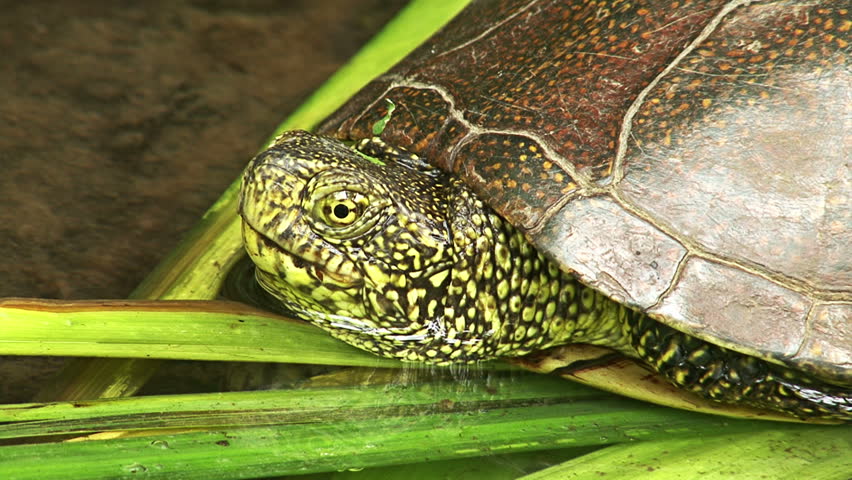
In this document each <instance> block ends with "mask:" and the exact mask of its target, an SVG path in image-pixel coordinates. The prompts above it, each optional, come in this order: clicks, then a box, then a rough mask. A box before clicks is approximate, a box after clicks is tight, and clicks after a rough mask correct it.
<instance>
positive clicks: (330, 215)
mask: <svg viewBox="0 0 852 480" xmlns="http://www.w3.org/2000/svg"><path fill="white" fill-rule="evenodd" d="M370 142H372V143H371V144H370V148H372V151H373V154H374V155H375V157H376V158H378V159H379V160H380V161H376V159H375V158H373V159H370V158H369V157H368V156H367V155H365V154H364V153H363V152H364V150H365V149H364V148H359V149H358V150H356V149H354V148H352V147H349V146H347V145H345V144H343V143H341V142H338V141H336V140H333V139H330V138H324V137H319V136H315V135H312V134H310V133H307V132H301V131H298V132H287V133H285V134H283V135H282V136H280V137H279V138H277V139H276V141H275V142H274V144H273V145H272V146H271V147H270V148H269V149H267V150H265V151H264V152H262V153H260V154H259V155H258V156H257V157H255V158H254V159H253V160H252V161H251V163H250V164H249V166H248V167H247V169H246V171H245V174H244V177H243V182H242V191H241V199H240V215H241V216H242V228H243V239H244V243H245V247H246V250H247V251H248V253H249V255H250V257H251V259H252V261H253V262H254V264H255V266H256V277H257V280H258V282H259V283H260V284H261V285H262V286H263V287H264V289H266V290H267V291H269V292H270V293H271V294H272V295H274V296H275V297H277V298H278V299H279V300H280V301H281V302H282V303H283V304H284V306H285V307H286V308H287V309H288V310H290V311H291V312H292V313H294V314H295V315H296V316H298V317H300V318H303V319H305V320H308V321H310V322H312V323H314V324H317V325H318V326H320V327H322V328H324V329H326V330H328V331H329V332H331V333H332V334H333V335H335V336H337V337H339V338H342V339H343V340H345V341H347V342H349V343H352V344H354V345H356V346H358V347H361V348H364V349H367V350H370V351H373V352H375V353H379V354H382V355H385V356H393V357H402V358H409V359H421V358H420V357H422V353H420V352H419V350H420V346H421V345H422V344H423V343H424V339H426V338H428V337H429V336H430V328H433V326H432V324H431V322H430V321H429V320H430V319H432V318H438V317H439V316H440V315H441V311H440V310H441V308H440V299H439V298H437V297H438V296H439V295H440V293H439V292H442V291H446V282H447V280H448V276H449V275H448V272H449V270H450V268H451V267H452V265H453V260H452V257H453V252H452V242H451V239H450V235H449V231H448V228H447V222H446V220H445V218H444V214H445V210H446V208H445V205H443V200H441V198H440V195H439V193H440V192H441V190H442V184H441V182H442V179H443V178H444V176H443V175H442V174H440V173H438V172H437V171H435V170H432V169H431V168H428V167H426V166H425V164H423V163H422V162H419V160H418V159H417V157H416V156H414V155H413V154H409V153H407V152H402V151H399V150H395V149H392V148H390V147H388V146H386V145H384V144H383V143H381V142H380V141H378V140H376V139H373V140H370ZM363 145H365V144H363ZM363 145H362V146H363ZM368 150H369V148H368ZM414 357H416V358H414Z"/></svg>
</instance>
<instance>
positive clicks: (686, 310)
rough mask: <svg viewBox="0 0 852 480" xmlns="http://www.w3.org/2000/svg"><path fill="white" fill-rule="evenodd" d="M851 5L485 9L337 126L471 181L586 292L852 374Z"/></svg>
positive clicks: (714, 338) (851, 377)
mask: <svg viewBox="0 0 852 480" xmlns="http://www.w3.org/2000/svg"><path fill="white" fill-rule="evenodd" d="M844 3H845V2H836V1H832V0H824V1H818V0H814V1H809V2H800V1H765V2H757V1H755V2H751V1H717V0H701V1H697V0H696V1H688V0H686V1H684V0H679V1H634V2H595V1H579V0H572V1H565V0H557V1H524V2H521V1H499V2H498V1H493V0H489V1H480V2H474V3H472V4H471V5H470V6H469V7H468V8H467V9H466V10H464V11H463V12H462V13H461V14H460V15H459V16H458V17H457V18H455V19H454V20H453V21H452V22H450V23H449V24H448V25H447V26H445V27H444V29H443V30H442V31H440V32H439V33H438V34H437V35H435V36H434V37H433V38H432V39H431V40H429V41H428V42H427V43H426V44H424V45H423V46H421V47H420V48H418V49H417V50H416V51H414V52H413V53H411V54H410V55H409V56H408V57H407V58H405V59H404V60H403V61H401V62H400V63H399V64H398V65H397V66H395V67H394V68H393V69H391V70H390V71H389V72H387V73H386V74H385V75H383V76H381V77H379V78H378V79H376V80H375V81H373V82H372V83H370V84H369V85H368V86H366V87H365V88H364V89H363V90H362V91H361V92H360V93H359V94H358V95H357V96H355V97H354V98H353V99H352V100H351V101H349V102H348V103H347V104H346V105H344V106H343V107H342V108H341V109H340V110H338V112H336V113H335V114H334V115H332V116H331V117H330V118H329V119H328V120H327V121H326V122H325V123H324V124H323V125H322V126H321V128H320V132H322V133H326V134H332V135H336V136H338V137H340V138H344V139H357V138H363V137H366V136H369V135H370V134H371V133H370V129H371V126H372V124H373V123H374V122H376V121H377V120H379V119H380V118H381V117H382V116H383V115H384V114H385V113H386V106H385V105H386V102H385V99H390V100H392V101H393V102H394V103H395V104H396V105H397V108H396V111H395V112H394V114H393V117H392V118H391V120H390V122H389V123H388V125H387V127H386V129H385V130H384V132H383V134H382V137H383V138H384V139H385V140H386V141H388V142H390V143H393V144H396V145H399V146H402V147H405V148H408V149H409V150H413V151H415V152H417V153H419V154H421V156H423V157H425V158H427V159H429V160H430V161H432V162H433V163H436V164H437V165H439V166H440V167H442V168H445V169H447V170H449V171H451V172H454V173H455V174H457V175H460V176H462V177H463V178H464V179H465V181H466V182H468V183H469V184H470V185H471V186H472V187H473V188H474V190H475V191H476V192H477V193H478V194H479V195H481V196H482V197H483V198H484V199H485V200H486V201H487V202H488V203H489V204H490V205H491V206H492V207H493V208H494V209H496V210H497V211H498V212H500V213H501V214H502V215H503V216H504V217H505V218H507V219H509V220H510V221H511V222H512V223H513V224H515V225H516V226H517V227H519V228H520V229H522V230H523V231H524V232H525V233H526V235H527V237H528V238H529V239H530V241H531V242H532V243H533V244H535V245H536V246H537V247H538V248H539V249H540V250H541V251H543V252H544V253H545V254H546V255H548V256H549V257H551V258H553V259H555V260H556V261H558V262H559V263H560V264H561V265H562V266H563V267H564V268H565V269H566V270H569V271H573V272H574V273H575V274H576V275H577V276H578V278H580V279H581V280H582V281H583V282H584V283H586V284H588V285H590V286H592V287H594V288H596V289H598V290H600V291H602V292H604V293H605V294H606V295H608V296H610V297H611V298H613V299H615V300H617V301H619V302H622V303H624V304H626V305H629V306H630V307H632V308H635V309H637V310H641V311H645V312H648V313H649V314H650V315H651V316H652V317H654V318H656V319H658V320H660V321H662V322H664V323H666V324H668V325H671V326H672V327H674V328H677V329H679V330H682V331H684V332H687V333H690V334H693V335H696V336H698V337H701V338H702V339H705V340H708V341H710V342H713V343H716V344H719V345H722V346H724V347H728V348H731V349H734V350H737V351H740V352H742V353H746V354H749V355H755V356H759V357H761V358H765V359H767V360H770V361H774V362H776V363H782V364H785V365H788V366H792V367H794V368H799V369H803V370H805V371H807V372H809V373H811V374H813V375H815V376H820V377H823V378H825V379H829V380H830V381H833V382H835V383H841V384H852V204H851V203H850V198H852V170H850V151H852V70H851V69H850V65H849V63H848V59H849V58H850V44H849V42H850V34H849V31H850V25H852V20H850V15H849V9H848V8H847V7H848V5H843V4H844Z"/></svg>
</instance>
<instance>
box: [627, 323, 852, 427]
mask: <svg viewBox="0 0 852 480" xmlns="http://www.w3.org/2000/svg"><path fill="white" fill-rule="evenodd" d="M626 326H627V332H628V334H627V336H628V338H629V339H630V345H631V347H632V350H633V352H635V356H637V357H638V358H640V359H641V360H643V361H644V362H645V363H647V364H648V365H649V366H651V367H652V368H653V369H654V370H656V371H658V372H659V373H660V374H661V375H662V376H664V377H665V378H666V379H668V380H669V381H670V382H672V383H673V384H674V385H676V386H678V387H680V388H682V389H684V390H687V391H690V392H692V393H695V394H698V395H700V396H702V397H705V398H708V399H711V400H715V401H719V402H725V403H737V404H743V405H749V406H753V407H757V408H763V409H771V410H776V411H781V412H784V413H788V414H791V415H794V416H796V417H799V418H824V419H831V420H841V421H844V422H852V392H850V390H849V389H848V388H843V387H840V386H837V385H832V384H828V383H824V382H819V381H818V380H815V379H813V378H811V377H808V376H806V375H805V374H803V373H800V372H798V371H796V370H793V369H789V368H785V367H783V366H780V365H776V364H774V363H770V362H767V361H765V360H761V359H759V358H755V357H751V356H748V355H743V354H741V353H738V352H735V351H733V350H729V349H726V348H723V347H719V346H717V345H714V344H712V343H709V342H705V341H704V340H701V339H699V338H696V337H693V336H690V335H686V334H684V333H683V332H680V331H678V330H675V329H674V328H671V327H669V326H666V325H663V324H661V323H659V322H657V321H655V320H653V319H651V318H648V317H647V316H645V315H642V314H639V313H634V314H633V315H630V316H629V317H628V320H627V324H626Z"/></svg>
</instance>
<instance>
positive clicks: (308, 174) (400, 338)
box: [240, 131, 852, 421]
mask: <svg viewBox="0 0 852 480" xmlns="http://www.w3.org/2000/svg"><path fill="white" fill-rule="evenodd" d="M240 214H241V216H242V218H243V236H244V241H245V247H246V250H247V252H248V253H249V256H250V257H251V259H252V261H253V262H254V263H255V266H256V274H255V275H256V278H257V280H258V282H259V283H260V285H261V286H263V287H264V289H265V290H267V291H268V292H269V293H271V294H272V295H273V296H274V297H276V298H277V299H278V300H280V301H281V303H282V304H283V306H284V307H285V308H286V309H287V310H289V311H291V312H292V313H293V314H294V315H296V316H298V317H300V318H303V319H305V320H307V321H310V322H312V323H314V324H316V325H318V326H320V327H322V328H323V329H325V330H327V331H328V332H330V333H331V334H332V335H334V336H335V337H337V338H340V339H342V340H344V341H346V342H348V343H350V344H352V345H355V346H357V347H359V348H362V349H365V350H368V351H371V352H374V353H376V354H378V355H382V356H387V357H394V358H400V359H402V360H405V361H412V362H428V363H433V364H448V363H470V362H477V361H481V360H488V359H492V358H496V357H502V356H519V355H525V354H528V353H531V352H534V351H538V350H542V349H545V348H548V347H552V346H556V345H562V344H566V343H591V344H597V345H603V346H608V347H611V348H614V349H617V350H619V351H621V352H623V353H625V354H627V355H629V356H632V357H635V358H639V359H641V360H643V361H644V362H645V363H646V364H648V366H649V367H650V368H652V369H653V370H656V371H658V372H660V373H661V374H662V375H663V376H665V377H666V378H668V379H669V380H670V381H671V382H672V383H674V384H675V385H678V386H680V387H681V388H684V389H686V390H689V391H692V392H695V393H698V394H700V395H702V396H705V397H708V398H711V399H714V400H718V401H724V402H739V403H744V404H748V405H752V406H757V407H760V408H768V409H773V410H780V411H785V412H789V413H792V414H795V415H798V416H800V417H828V418H840V419H843V420H847V421H848V420H850V417H852V400H851V399H850V397H849V392H848V391H844V390H843V389H842V388H840V387H835V386H832V385H827V384H820V383H819V382H817V381H816V380H812V379H809V378H807V377H805V376H804V375H802V374H800V373H797V372H796V371H793V370H789V369H785V368H783V367H779V366H777V365H774V364H769V363H768V362H766V361H763V360H760V359H756V358H753V357H749V356H746V355H742V354H739V353H736V352H733V351H730V350H727V349H724V348H722V347H718V346H715V345H713V344H710V343H707V342H705V341H703V340H699V339H697V338H695V337H691V336H688V335H686V334H683V333H681V332H679V331H677V330H675V329H672V328H671V327H668V326H665V325H662V324H660V323H658V322H656V321H654V320H651V319H649V318H648V317H647V316H645V315H643V314H641V313H638V312H634V311H632V310H629V309H627V308H626V307H624V306H622V305H620V304H618V303H616V302H614V301H612V300H610V299H608V298H606V297H604V296H603V295H602V294H600V293H598V292H597V291H595V290H593V289H591V288H588V287H585V286H583V285H582V284H580V283H578V282H577V281H576V280H575V279H574V277H573V276H571V275H570V274H569V273H566V272H564V271H562V270H561V269H560V268H559V266H558V265H557V264H555V263H553V262H551V261H550V260H548V259H547V258H545V257H544V256H543V255H542V254H540V253H539V252H538V251H536V249H535V248H533V247H532V245H530V244H529V243H528V242H527V240H526V239H525V238H524V236H523V235H522V234H521V233H520V232H519V231H518V230H516V229H515V228H514V227H513V226H512V225H510V224H509V223H508V222H506V221H505V220H503V219H502V218H501V217H500V216H498V215H497V214H496V213H494V211H493V210H491V209H490V208H489V207H488V206H486V205H485V204H483V202H482V201H481V200H480V199H479V198H478V197H477V196H476V195H475V194H474V193H473V192H472V191H471V190H470V189H469V188H468V186H467V185H465V184H464V183H463V182H461V181H460V180H458V179H456V178H453V177H451V176H448V175H446V174H444V173H442V172H441V171H439V170H437V169H434V168H433V167H431V166H429V165H428V164H427V163H426V162H424V161H423V160H421V159H420V158H419V157H417V156H416V155H414V154H412V153H409V152H406V151H404V150H401V149H396V148H394V147H392V146H389V145H386V144H385V143H383V142H382V141H381V140H379V139H376V138H372V139H365V140H362V141H361V142H359V143H358V144H357V145H355V146H351V147H350V146H347V145H345V144H343V143H341V142H339V141H337V140H333V139H330V138H325V137H320V136H315V135H312V134H310V133H307V132H302V131H295V132H287V133H285V134H283V135H282V136H280V137H279V138H278V139H276V142H275V143H274V145H273V146H271V147H270V148H269V149H267V150H266V151H264V152H262V153H261V154H259V155H258V156H257V157H255V158H254V159H253V160H252V162H251V163H250V164H249V166H248V168H247V169H246V172H245V175H244V177H243V184H242V196H241V202H240Z"/></svg>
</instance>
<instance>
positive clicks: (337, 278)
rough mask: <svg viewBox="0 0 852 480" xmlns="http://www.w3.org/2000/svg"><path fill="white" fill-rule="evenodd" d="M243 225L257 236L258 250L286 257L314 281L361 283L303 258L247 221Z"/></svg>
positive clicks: (343, 284) (329, 284)
mask: <svg viewBox="0 0 852 480" xmlns="http://www.w3.org/2000/svg"><path fill="white" fill-rule="evenodd" d="M245 226H246V227H248V229H249V230H251V231H252V233H253V234H254V236H255V237H256V238H257V241H258V242H259V243H260V244H261V246H262V249H259V251H262V252H276V253H277V254H278V255H280V256H282V257H286V258H287V259H289V261H290V264H291V265H292V267H293V268H295V269H298V270H301V271H303V272H305V273H306V274H307V275H308V276H309V277H310V278H311V279H312V280H313V281H314V282H317V283H319V284H322V285H324V286H326V287H330V288H334V287H338V288H351V287H353V286H356V285H358V284H360V283H361V282H360V281H359V279H357V278H355V277H353V276H350V275H346V274H344V273H341V272H336V271H333V270H329V269H328V268H325V267H323V266H322V265H321V264H319V263H317V262H314V261H311V260H309V259H308V258H305V257H304V256H302V255H300V254H298V253H296V252H294V251H293V250H292V249H290V248H287V247H286V246H284V245H282V244H281V243H279V242H276V241H275V240H274V239H272V238H270V237H269V236H268V235H266V234H265V233H263V232H262V231H260V230H258V229H257V228H255V227H254V226H253V225H251V224H250V223H249V222H245ZM267 255H268V253H267ZM250 256H251V255H250ZM252 260H253V262H254V263H255V265H256V266H257V268H259V269H262V270H266V269H265V268H263V267H262V266H261V262H259V261H258V259H256V258H253V259H252ZM268 273H273V272H268ZM281 273H286V272H281Z"/></svg>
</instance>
